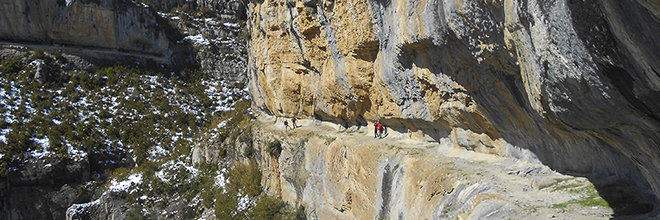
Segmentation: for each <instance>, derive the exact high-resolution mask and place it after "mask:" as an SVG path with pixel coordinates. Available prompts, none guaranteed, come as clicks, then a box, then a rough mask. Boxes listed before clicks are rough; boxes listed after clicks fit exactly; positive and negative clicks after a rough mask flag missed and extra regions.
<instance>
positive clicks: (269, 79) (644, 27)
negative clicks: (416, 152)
mask: <svg viewBox="0 0 660 220" xmlns="http://www.w3.org/2000/svg"><path fill="white" fill-rule="evenodd" d="M659 11H660V7H658V4H657V1H651V0H638V1H615V0H600V1H582V0H558V1H534V0H486V1H481V0H458V1H447V0H443V1H428V0H334V1H328V0H326V1H318V0H317V1H315V0H303V1H295V0H286V1H285V0H263V1H261V0H257V1H252V2H251V3H250V4H249V6H248V17H249V22H248V23H249V25H250V31H251V37H252V38H251V45H250V49H249V54H250V64H249V67H250V70H249V73H248V74H249V77H250V79H251V84H250V87H251V88H250V89H251V90H250V91H251V94H252V97H253V100H254V104H255V105H256V106H257V107H258V108H260V109H262V110H264V111H265V112H268V113H270V114H273V115H276V116H288V117H313V118H319V119H323V120H330V121H334V122H339V123H342V124H345V125H346V126H349V125H355V124H358V125H367V124H370V123H371V122H373V121H375V120H380V121H381V122H382V123H383V124H385V125H387V126H389V127H391V129H394V130H396V131H400V132H403V133H405V132H407V133H409V134H410V135H411V136H419V134H423V136H426V137H427V138H433V139H434V140H435V141H438V142H441V143H445V144H449V145H455V146H458V147H464V148H467V149H470V150H475V151H481V152H489V153H494V154H499V155H503V156H513V157H520V156H521V155H525V154H520V151H516V150H514V149H516V148H515V147H519V148H522V149H526V150H528V151H529V152H531V153H532V154H531V156H526V159H528V160H532V161H536V160H538V161H541V162H543V163H545V164H547V165H549V166H550V167H551V168H553V169H555V170H557V171H560V172H565V173H572V174H578V175H585V176H587V177H590V178H592V180H593V181H595V182H600V183H603V184H615V183H616V184H629V185H631V186H632V187H635V188H638V189H640V190H641V191H644V190H648V192H647V193H651V194H652V193H653V192H655V194H656V195H660V171H659V170H660V169H658V168H660V165H659V164H660V151H659V147H660V146H659V144H660V123H659V120H658V119H659V116H660V108H659V107H660V106H659V104H658V103H659V102H657V100H660V93H658V91H660V85H659V84H660V83H659V79H660V75H659V74H658V72H657V71H658V69H660V67H657V65H660V64H658V62H656V61H657V60H658V56H660V54H659V53H658V52H657V51H660V48H658V47H660V37H658V36H660V24H659V23H658V18H659V17H660V12H659ZM651 190H652V191H653V192H651Z"/></svg>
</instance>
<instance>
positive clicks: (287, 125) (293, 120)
mask: <svg viewBox="0 0 660 220" xmlns="http://www.w3.org/2000/svg"><path fill="white" fill-rule="evenodd" d="M291 123H292V125H291V129H295V128H297V127H298V125H296V118H292V119H291ZM284 130H285V131H289V121H287V120H284Z"/></svg>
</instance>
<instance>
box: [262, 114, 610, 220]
mask: <svg viewBox="0 0 660 220" xmlns="http://www.w3.org/2000/svg"><path fill="white" fill-rule="evenodd" d="M258 120H259V121H260V122H261V123H263V124H268V125H270V127H271V128H272V129H274V130H279V131H281V132H283V134H285V135H288V136H292V135H302V134H303V133H308V132H310V133H317V134H322V135H324V136H330V137H334V138H337V139H344V140H351V142H353V143H365V144H368V145H378V144H387V145H391V146H394V147H396V148H397V149H400V151H402V152H408V154H414V155H420V154H423V156H426V157H432V158H437V159H440V160H443V161H449V162H448V163H449V164H451V169H452V170H453V171H452V172H455V174H457V176H460V177H461V179H460V181H461V182H462V183H465V184H468V185H470V184H476V183H479V184H492V185H493V186H494V187H493V188H494V189H496V191H498V193H497V194H499V195H497V196H498V197H501V198H499V200H502V201H505V203H507V204H508V205H510V206H508V207H513V208H512V209H514V210H516V211H514V212H512V214H511V215H510V218H512V219H609V218H611V217H612V216H613V214H614V213H613V210H612V209H611V208H610V207H609V206H608V205H607V203H606V202H605V201H604V200H603V199H602V198H601V197H600V196H599V195H598V193H597V191H596V190H595V188H594V186H593V184H592V183H591V182H589V180H588V179H586V178H582V177H574V176H569V175H563V174H560V173H557V172H554V171H552V170H551V169H550V168H549V167H547V166H545V165H543V164H536V163H530V162H526V161H521V160H518V159H514V158H507V157H501V156H497V155H492V154H483V153H477V152H473V151H467V150H465V149H460V148H456V147H451V146H445V145H442V144H439V143H437V142H429V141H425V140H420V139H413V138H409V137H407V135H406V134H399V133H396V132H393V131H390V133H389V134H388V135H387V136H386V137H384V138H382V139H375V138H374V133H373V126H367V127H351V128H348V129H345V128H342V127H341V126H340V125H337V124H333V123H328V122H320V121H316V120H298V126H299V127H297V128H296V129H293V130H292V129H288V131H285V127H284V123H283V120H288V123H289V126H291V119H283V118H275V117H260V118H259V119H258ZM603 204H604V205H603ZM491 214H493V213H491Z"/></svg>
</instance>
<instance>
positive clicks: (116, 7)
mask: <svg viewBox="0 0 660 220" xmlns="http://www.w3.org/2000/svg"><path fill="white" fill-rule="evenodd" d="M0 12H1V13H0V14H1V15H0V40H3V41H12V42H21V43H35V44H55V45H64V46H72V47H79V48H83V49H98V50H108V52H106V53H104V54H103V55H102V56H103V57H98V59H104V58H105V59H108V58H111V57H112V55H113V53H112V52H115V53H122V52H123V53H128V54H132V55H133V56H151V59H153V60H155V61H157V62H161V63H166V64H174V62H178V63H185V62H184V61H186V62H190V60H191V59H192V57H191V56H190V55H189V49H188V47H186V46H185V45H184V44H177V43H176V41H177V40H180V39H176V38H177V37H176V34H178V33H177V32H176V30H174V29H172V28H171V27H170V26H169V25H168V24H167V21H164V20H163V19H161V18H160V17H159V16H158V14H156V12H155V11H153V10H151V9H149V8H148V6H147V5H145V4H138V3H132V2H130V1H111V0H101V1H88V0H67V1H65V0H58V1H32V0H29V1H25V0H11V1H3V2H2V3H0ZM97 56H98V55H97Z"/></svg>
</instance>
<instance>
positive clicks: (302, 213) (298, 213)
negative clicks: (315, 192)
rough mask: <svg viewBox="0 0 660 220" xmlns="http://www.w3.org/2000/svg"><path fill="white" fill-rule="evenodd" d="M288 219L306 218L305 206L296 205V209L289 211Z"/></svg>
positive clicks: (303, 219) (301, 219) (304, 219)
mask: <svg viewBox="0 0 660 220" xmlns="http://www.w3.org/2000/svg"><path fill="white" fill-rule="evenodd" d="M289 219H292V220H307V215H306V214H305V206H302V205H300V206H298V208H297V209H296V211H294V212H293V213H291V215H290V216H289Z"/></svg>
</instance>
